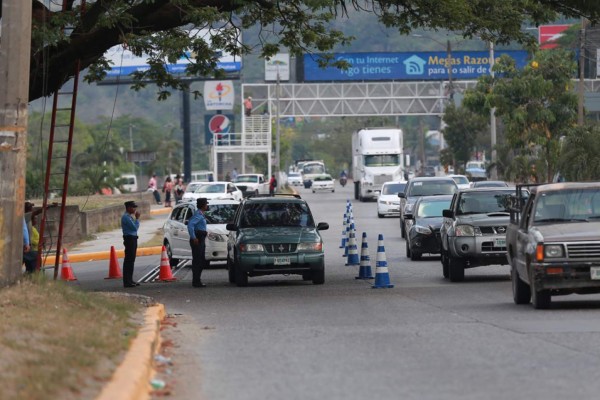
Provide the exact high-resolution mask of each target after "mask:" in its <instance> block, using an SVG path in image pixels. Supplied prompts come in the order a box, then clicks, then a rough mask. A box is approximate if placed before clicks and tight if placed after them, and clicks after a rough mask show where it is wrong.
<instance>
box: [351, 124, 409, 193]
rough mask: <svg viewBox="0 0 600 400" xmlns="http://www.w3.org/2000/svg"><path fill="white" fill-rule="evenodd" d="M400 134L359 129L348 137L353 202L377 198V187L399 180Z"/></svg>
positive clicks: (393, 130)
mask: <svg viewBox="0 0 600 400" xmlns="http://www.w3.org/2000/svg"><path fill="white" fill-rule="evenodd" d="M403 147H404V145H403V134H402V130H401V129H398V128H363V129H360V130H358V131H356V132H354V133H353V135H352V178H353V179H354V199H355V200H360V201H367V200H374V199H377V196H379V193H381V186H382V185H383V183H385V182H389V181H403V180H405V179H404V163H403V160H404V155H403V150H402V149H403Z"/></svg>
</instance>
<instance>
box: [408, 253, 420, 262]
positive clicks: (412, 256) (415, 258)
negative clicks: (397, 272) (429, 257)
mask: <svg viewBox="0 0 600 400" xmlns="http://www.w3.org/2000/svg"><path fill="white" fill-rule="evenodd" d="M422 255H423V254H421V253H417V252H416V251H411V252H410V259H411V261H418V260H420V259H421V256H422Z"/></svg>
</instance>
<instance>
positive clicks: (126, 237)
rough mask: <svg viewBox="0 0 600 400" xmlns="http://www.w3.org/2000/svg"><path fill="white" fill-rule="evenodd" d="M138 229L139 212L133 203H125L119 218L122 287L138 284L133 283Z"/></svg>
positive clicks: (136, 284) (137, 284)
mask: <svg viewBox="0 0 600 400" xmlns="http://www.w3.org/2000/svg"><path fill="white" fill-rule="evenodd" d="M139 228H140V212H139V211H138V210H137V204H136V202H135V201H126V202H125V213H124V214H123V216H122V217H121V229H122V230H123V245H124V246H125V259H124V260H123V286H125V287H126V288H127V287H135V286H139V285H140V284H139V283H137V282H134V281H133V268H134V265H135V256H136V252H137V245H138V229H139Z"/></svg>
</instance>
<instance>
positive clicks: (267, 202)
mask: <svg viewBox="0 0 600 400" xmlns="http://www.w3.org/2000/svg"><path fill="white" fill-rule="evenodd" d="M326 229H329V224H327V223H326V222H320V223H318V224H316V225H315V222H314V220H313V217H312V213H311V212H310V208H309V207H308V204H307V203H306V201H304V200H302V199H301V198H300V197H299V196H289V195H288V196H274V197H252V198H248V199H245V200H243V201H242V203H241V204H240V206H239V207H238V209H237V212H236V214H235V217H234V220H233V223H230V224H227V230H228V231H229V235H228V239H227V269H228V270H229V282H231V283H236V284H237V285H238V286H246V285H248V277H249V276H262V275H274V274H283V275H288V274H297V275H302V278H303V279H304V280H312V282H313V283H314V284H323V283H324V282H325V254H324V252H323V239H322V238H321V235H320V234H319V231H320V230H326Z"/></svg>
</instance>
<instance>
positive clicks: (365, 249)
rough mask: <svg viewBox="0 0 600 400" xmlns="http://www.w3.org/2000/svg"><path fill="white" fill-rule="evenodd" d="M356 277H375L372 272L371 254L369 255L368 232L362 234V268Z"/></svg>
mask: <svg viewBox="0 0 600 400" xmlns="http://www.w3.org/2000/svg"><path fill="white" fill-rule="evenodd" d="M355 279H373V273H372V272H371V256H369V246H368V245H367V232H363V234H362V244H361V246H360V269H359V270H358V276H357V277H356V278H355Z"/></svg>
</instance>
